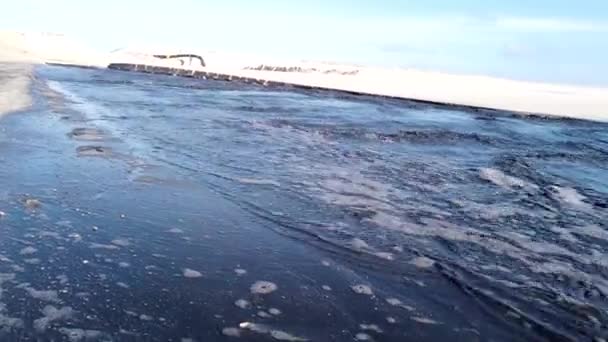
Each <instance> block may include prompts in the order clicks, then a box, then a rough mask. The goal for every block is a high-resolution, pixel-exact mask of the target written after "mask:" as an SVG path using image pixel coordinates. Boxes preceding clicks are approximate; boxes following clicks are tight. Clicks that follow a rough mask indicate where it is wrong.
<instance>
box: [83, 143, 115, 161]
mask: <svg viewBox="0 0 608 342" xmlns="http://www.w3.org/2000/svg"><path fill="white" fill-rule="evenodd" d="M76 152H77V153H78V156H79V157H104V158H108V157H110V156H112V150H111V149H110V148H109V147H104V146H80V147H78V148H77V149H76Z"/></svg>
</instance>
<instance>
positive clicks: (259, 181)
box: [236, 178, 281, 187]
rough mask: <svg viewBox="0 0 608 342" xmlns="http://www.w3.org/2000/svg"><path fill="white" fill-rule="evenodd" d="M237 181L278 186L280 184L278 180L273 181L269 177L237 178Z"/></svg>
mask: <svg viewBox="0 0 608 342" xmlns="http://www.w3.org/2000/svg"><path fill="white" fill-rule="evenodd" d="M236 181H237V182H239V183H241V184H251V185H270V186H276V187H280V186H281V184H280V183H279V182H275V181H273V180H270V179H255V178H237V179H236Z"/></svg>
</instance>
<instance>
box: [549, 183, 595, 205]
mask: <svg viewBox="0 0 608 342" xmlns="http://www.w3.org/2000/svg"><path fill="white" fill-rule="evenodd" d="M550 189H551V190H552V196H553V197H554V198H555V199H556V200H558V201H559V202H561V203H562V204H565V205H567V206H570V207H572V208H574V209H579V210H591V209H592V207H591V205H590V204H588V203H586V202H585V201H584V200H586V199H587V197H585V196H583V195H581V194H580V193H579V192H578V191H576V189H574V188H567V187H560V186H552V187H551V188H550Z"/></svg>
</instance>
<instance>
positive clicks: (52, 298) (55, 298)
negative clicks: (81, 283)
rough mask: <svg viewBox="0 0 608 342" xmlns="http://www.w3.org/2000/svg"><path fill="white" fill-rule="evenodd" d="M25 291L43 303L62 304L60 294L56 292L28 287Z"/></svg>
mask: <svg viewBox="0 0 608 342" xmlns="http://www.w3.org/2000/svg"><path fill="white" fill-rule="evenodd" d="M25 291H27V293H28V294H29V295H30V297H32V298H34V299H38V300H41V301H43V302H52V303H61V300H60V299H59V294H58V292H57V291H55V290H40V291H39V290H36V289H34V288H32V287H26V288H25Z"/></svg>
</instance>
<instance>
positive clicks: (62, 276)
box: [55, 274, 69, 285]
mask: <svg viewBox="0 0 608 342" xmlns="http://www.w3.org/2000/svg"><path fill="white" fill-rule="evenodd" d="M55 279H57V280H59V284H61V285H65V284H67V283H68V281H69V279H68V276H66V275H65V274H60V275H58V276H56V277H55Z"/></svg>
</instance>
